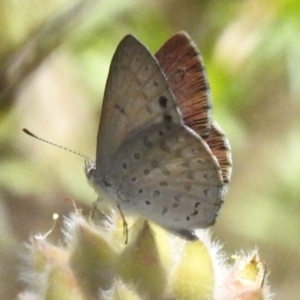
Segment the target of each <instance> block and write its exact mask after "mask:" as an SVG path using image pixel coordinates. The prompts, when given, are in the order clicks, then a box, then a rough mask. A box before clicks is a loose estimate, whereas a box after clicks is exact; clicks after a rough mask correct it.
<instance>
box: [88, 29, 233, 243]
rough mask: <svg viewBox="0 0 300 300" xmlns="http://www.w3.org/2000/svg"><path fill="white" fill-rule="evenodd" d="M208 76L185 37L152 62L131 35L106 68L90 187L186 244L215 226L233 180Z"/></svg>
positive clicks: (181, 34)
mask: <svg viewBox="0 0 300 300" xmlns="http://www.w3.org/2000/svg"><path fill="white" fill-rule="evenodd" d="M211 109H212V104H211V99H210V91H209V85H208V80H207V76H206V73H205V70H204V66H203V62H202V58H201V56H200V54H199V51H198V50H197V47H196V46H195V45H194V43H193V42H192V41H191V39H190V37H189V36H188V34H187V33H185V32H179V33H177V34H175V35H174V36H172V37H171V38H170V39H169V40H168V41H167V42H166V43H165V44H164V45H163V46H162V47H161V48H160V49H159V50H158V52H157V53H156V54H155V56H153V55H152V54H151V53H150V52H149V51H148V49H147V48H146V47H145V46H144V45H143V44H142V43H141V42H140V41H138V39H137V38H136V37H134V36H133V35H127V36H125V37H124V38H123V40H122V41H121V42H120V43H119V45H118V47H117V49H116V51H115V53H114V56H113V58H112V62H111V65H110V69H109V74H108V78H107V82H106V87H105V92H104V98H103V104H102V112H101V118H100V125H99V129H98V137H97V149H96V162H95V163H94V162H92V161H89V160H88V161H86V175H87V177H88V179H89V180H90V182H91V184H92V185H93V187H94V188H95V189H96V191H98V192H99V193H100V194H101V195H103V194H104V195H105V196H106V197H105V198H107V199H108V200H109V201H110V202H111V203H112V204H113V205H115V206H116V207H118V208H119V209H120V211H121V212H124V213H125V214H133V215H139V216H142V217H144V218H147V219H149V220H151V221H153V222H154V223H156V224H158V225H160V226H161V227H163V228H165V229H167V230H168V231H170V232H173V233H175V234H177V235H179V236H181V237H183V238H186V239H188V240H195V239H197V237H196V234H195V230H196V229H199V228H206V227H209V226H211V225H213V224H214V222H215V219H216V217H217V214H218V212H219V209H220V207H221V205H222V203H223V201H224V196H225V193H226V191H227V186H228V183H229V182H230V177H231V167H232V162H231V151H230V146H229V142H228V140H227V139H226V137H225V135H224V134H223V133H222V131H221V130H220V128H219V127H218V125H217V124H216V123H215V122H213V121H212V113H211Z"/></svg>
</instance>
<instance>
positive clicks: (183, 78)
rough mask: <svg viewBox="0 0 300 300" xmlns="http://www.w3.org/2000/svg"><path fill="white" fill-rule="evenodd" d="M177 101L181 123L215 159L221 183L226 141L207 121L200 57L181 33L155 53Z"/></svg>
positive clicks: (226, 174)
mask: <svg viewBox="0 0 300 300" xmlns="http://www.w3.org/2000/svg"><path fill="white" fill-rule="evenodd" d="M155 56H156V58H157V59H158V61H159V64H160V66H161V68H162V70H163V72H164V73H165V75H166V77H167V78H168V81H169V84H170V88H171V90H172V92H173V94H174V96H175V98H176V99H177V103H178V106H179V109H180V111H181V113H182V118H183V121H184V124H185V125H186V126H188V127H190V128H191V129H193V130H194V131H196V133H198V134H199V135H200V136H201V137H202V138H203V139H204V141H205V142H206V143H207V144H208V146H209V148H210V149H211V151H212V154H213V155H214V156H215V157H216V159H217V161H218V163H219V165H220V171H221V175H222V180H223V182H224V183H229V181H230V178H231V169H232V159H231V150H230V145H229V141H228V139H227V138H226V137H225V135H224V134H223V132H222V131H221V129H220V128H219V126H218V125H217V124H216V123H215V122H213V123H212V121H211V119H212V118H211V110H212V109H211V107H212V104H211V96H210V89H209V84H208V80H207V76H206V72H205V68H204V64H203V61H202V58H201V55H200V53H199V51H198V49H197V47H196V45H195V44H194V43H193V41H192V40H191V39H190V38H189V36H188V34H186V33H185V32H179V33H177V34H175V35H174V36H172V37H171V38H170V39H169V40H168V41H167V42H166V43H165V44H164V45H163V46H162V47H161V48H160V49H159V50H158V52H157V53H156V54H155Z"/></svg>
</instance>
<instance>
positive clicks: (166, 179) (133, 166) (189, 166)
mask: <svg viewBox="0 0 300 300" xmlns="http://www.w3.org/2000/svg"><path fill="white" fill-rule="evenodd" d="M108 181H109V183H110V185H111V186H113V187H114V189H115V190H118V197H119V199H120V200H121V203H120V207H121V209H122V210H124V211H125V212H126V211H128V212H133V213H139V214H141V215H144V216H145V217H147V218H149V219H151V220H153V221H154V222H156V223H158V224H160V225H161V226H163V227H165V228H167V229H169V230H171V231H173V232H175V233H177V234H179V235H182V236H184V237H185V238H188V239H193V230H194V229H196V228H205V227H208V226H210V225H212V224H213V223H214V221H215V218H216V216H217V213H218V211H219V209H220V206H221V204H222V203H223V195H224V187H223V183H222V179H221V173H220V171H219V167H218V163H217V161H216V159H215V157H214V156H213V155H212V153H211V151H210V149H209V147H208V146H207V144H206V143H204V142H203V140H202V139H201V138H200V137H199V136H198V135H197V134H195V133H194V132H193V131H191V130H190V129H189V128H187V127H185V126H181V125H178V124H175V123H172V124H169V125H166V124H164V123H158V124H154V125H152V126H150V127H148V128H147V129H145V130H144V131H143V132H140V133H138V134H137V135H136V136H135V137H134V138H129V139H128V140H127V141H126V142H125V143H124V145H123V147H122V151H119V152H118V153H117V155H116V157H115V160H114V162H113V166H112V168H111V170H110V172H109V174H108Z"/></svg>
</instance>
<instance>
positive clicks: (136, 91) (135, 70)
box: [96, 35, 181, 173]
mask: <svg viewBox="0 0 300 300" xmlns="http://www.w3.org/2000/svg"><path fill="white" fill-rule="evenodd" d="M164 119H168V120H169V121H170V122H174V123H178V124H179V123H180V122H181V119H180V116H179V114H178V111H177V106H176V103H175V101H174V99H173V95H172V93H171V92H170V90H169V88H168V84H167V81H166V78H165V76H164V75H163V73H162V72H161V71H160V67H159V65H158V63H157V61H156V60H155V58H154V57H153V56H152V55H151V54H150V53H149V51H148V50H147V49H146V47H145V46H143V45H142V44H141V43H140V42H139V41H138V40H137V39H136V38H135V37H133V36H132V35H128V36H126V37H125V38H124V39H123V40H122V41H121V42H120V44H119V46H118V48H117V50H116V52H115V54H114V57H113V59H112V63H111V66H110V71H109V75H108V79H107V83H106V88H105V94H104V100H103V105H102V113H101V120H100V126H99V131H98V141H97V159H96V165H97V168H98V167H99V170H98V171H99V172H101V173H105V172H106V171H107V168H109V166H110V165H111V162H112V159H113V157H114V154H115V153H116V151H117V149H118V148H120V147H121V145H122V143H123V142H124V141H125V139H126V138H127V137H128V136H130V135H134V134H135V133H137V132H139V131H142V130H144V129H145V128H147V127H148V126H149V125H150V124H155V123H159V122H163V120H164ZM100 168H101V169H100Z"/></svg>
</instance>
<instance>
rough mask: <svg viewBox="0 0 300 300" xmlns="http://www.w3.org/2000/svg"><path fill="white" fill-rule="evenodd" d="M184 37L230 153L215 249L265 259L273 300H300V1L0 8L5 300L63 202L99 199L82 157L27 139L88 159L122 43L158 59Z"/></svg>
mask: <svg viewBox="0 0 300 300" xmlns="http://www.w3.org/2000/svg"><path fill="white" fill-rule="evenodd" d="M180 30H185V31H187V32H188V33H189V34H190V36H191V37H192V39H193V40H194V41H195V43H196V44H197V45H198V47H199V49H200V51H201V53H202V55H203V58H204V62H205V66H206V69H207V72H208V76H209V81H210V85H211V90H212V95H213V105H214V119H215V120H217V122H218V123H219V124H220V126H221V127H222V128H223V130H224V131H225V132H226V134H227V137H228V138H229V140H230V143H231V147H232V153H233V162H234V168H233V177H232V182H231V184H230V189H229V192H228V194H227V197H226V203H225V205H224V206H223V208H222V210H221V213H220V216H219V218H218V220H217V224H216V226H214V228H213V229H212V231H213V233H214V237H215V238H218V239H220V241H221V243H224V248H225V250H226V252H227V253H228V254H234V253H235V252H236V251H238V250H240V249H243V250H245V251H247V250H251V249H253V248H255V247H258V248H259V252H260V256H261V259H262V260H264V261H265V262H266V264H267V266H268V271H269V272H270V275H269V281H270V283H271V288H272V291H273V292H274V293H276V295H275V298H274V299H295V300H296V299H299V294H300V4H299V1H298V0H273V1H269V0H252V1H250V0H249V1H246V0H244V1H242V0H231V1H229V0H228V1H220V0H212V1H208V0H207V1H204V0H203V1H202V0H198V1H197V0H189V1H186V0H178V1H174V0H173V1H171V0H152V1H150V0H149V1H141V0H123V1H117V0H109V1H91V0H90V1H67V0H48V1H37V0H23V1H22V0H18V1H15V0H0V97H1V98H0V230H1V234H0V299H13V298H14V297H15V295H16V293H17V291H18V290H20V289H22V283H20V282H19V281H18V280H17V273H18V271H19V268H20V263H19V262H18V260H19V258H20V257H22V252H23V251H24V248H23V247H24V245H22V244H21V243H22V242H24V241H27V240H28V238H29V236H30V235H32V234H36V233H38V232H46V231H47V230H48V229H49V228H50V227H51V225H52V214H53V213H55V212H56V213H59V214H67V213H68V212H69V211H73V207H72V203H71V202H70V201H65V200H64V199H65V198H72V199H74V200H75V201H76V202H77V203H81V204H78V206H79V207H86V208H87V209H88V206H89V205H90V204H91V203H92V202H93V201H95V200H96V197H97V196H96V194H95V193H94V192H93V190H92V188H90V187H89V185H88V183H87V180H86V178H85V174H84V172H83V159H82V158H80V157H77V156H75V155H72V154H70V153H68V152H65V151H61V150H59V149H57V148H54V147H51V146H48V145H46V144H44V143H41V142H37V141H35V140H34V139H31V138H30V137H28V136H26V135H25V134H24V133H22V131H21V129H22V128H23V127H26V128H28V129H30V130H32V131H33V132H34V133H36V134H37V135H40V136H42V137H43V138H46V139H49V140H51V141H53V142H56V143H58V144H61V145H64V146H67V147H69V148H72V149H75V150H78V151H80V152H81V153H83V154H85V155H87V156H89V157H91V158H94V156H95V147H96V134H97V127H98V122H99V115H100V112H101V101H102V95H103V89H104V85H105V81H106V77H107V72H108V67H109V63H110V60H111V57H112V55H113V53H114V50H115V48H116V46H117V44H118V42H119V41H120V40H121V39H122V37H123V36H124V35H126V34H128V33H132V34H135V35H136V36H137V37H138V38H139V39H140V40H141V41H142V42H143V43H145V44H146V45H147V46H148V48H149V49H150V50H151V51H152V52H153V53H154V52H155V51H156V50H157V49H158V48H159V47H160V46H161V45H162V44H163V43H164V41H165V40H166V39H167V38H169V37H170V36H171V35H172V34H174V33H175V32H177V31H180ZM57 239H59V237H58V238H57ZM8 270H9V271H8Z"/></svg>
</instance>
